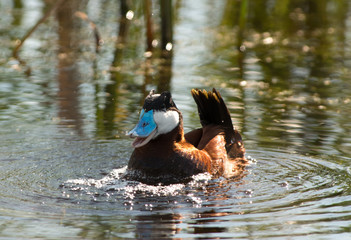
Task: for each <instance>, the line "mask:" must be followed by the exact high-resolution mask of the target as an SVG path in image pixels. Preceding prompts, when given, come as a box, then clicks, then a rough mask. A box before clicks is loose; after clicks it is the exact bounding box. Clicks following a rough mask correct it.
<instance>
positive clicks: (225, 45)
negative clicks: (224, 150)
mask: <svg viewBox="0 0 351 240" xmlns="http://www.w3.org/2000/svg"><path fill="white" fill-rule="evenodd" d="M63 2H64V4H62V5H61V6H60V7H59V8H57V10H56V11H55V12H54V13H52V14H51V15H50V16H49V17H48V18H47V19H46V20H45V21H44V22H43V23H41V24H40V25H39V26H38V28H37V29H36V30H35V31H34V32H33V33H32V34H31V35H30V37H29V38H28V39H26V40H25V42H24V43H23V45H22V46H21V48H20V50H19V52H18V54H19V57H20V59H21V60H23V61H24V62H25V65H24V64H21V62H20V61H19V60H18V59H14V58H12V50H13V49H14V47H15V46H17V44H18V39H21V38H22V37H23V36H25V35H26V34H27V33H28V31H29V30H30V29H31V28H32V27H33V26H34V25H35V24H36V23H37V22H38V21H40V19H41V18H42V16H44V15H45V14H46V13H47V12H48V11H49V10H50V9H51V7H52V6H53V5H52V4H53V2H52V1H42V0H29V1H21V0H14V1H1V0H0V13H1V14H0V15H1V16H2V17H0V33H1V34H0V40H1V42H2V44H1V46H0V50H1V51H0V72H1V74H0V138H1V139H2V141H1V144H0V215H1V217H0V220H1V221H0V222H1V223H0V236H1V237H4V238H43V239H50V238H51V239H59V238H62V237H66V238H70V239H105V238H122V239H123V238H131V239H134V238H139V239H154V238H163V239H167V238H168V239H183V238H190V239H194V238H204V239H211V238H213V239H214V238H229V239H232V238H244V239H272V238H290V239H318V238H321V239H324V238H328V239H331V238H336V237H344V238H347V237H349V235H348V234H349V230H350V216H351V214H350V210H349V207H348V206H349V204H350V196H351V192H350V185H351V183H350V179H351V178H350V173H351V170H350V159H351V151H350V149H351V148H350V146H351V138H350V135H351V133H350V129H351V125H350V121H349V115H350V114H351V112H350V109H351V107H350V104H351V98H350V96H351V90H350V89H351V86H350V82H351V81H350V63H351V55H350V53H351V48H350V44H349V42H350V41H349V38H350V36H349V35H350V30H351V29H350V26H351V25H350V23H351V22H350V17H349V15H350V7H351V6H350V4H349V2H348V1H339V0H331V1H304V0H302V1H289V0H287V1H248V0H242V1H233V0H227V1H224V0H223V1H209V2H206V1H172V2H171V1H167V2H166V3H165V4H164V5H163V4H162V6H161V5H160V4H159V3H158V2H152V1H140V2H139V1H138V2H133V1H124V0H121V1H117V2H115V1H95V0H85V1H63ZM169 3H171V4H172V6H173V7H172V9H170V8H169V7H167V4H169ZM77 11H79V12H82V13H85V14H87V16H88V17H89V19H90V20H91V21H92V22H94V23H95V24H96V26H97V29H98V31H99V33H100V34H101V38H102V39H103V41H104V45H103V46H101V48H100V49H99V51H98V52H96V42H95V38H94V37H95V36H94V31H93V29H92V28H91V27H90V26H89V23H88V22H87V21H84V20H83V19H82V18H79V17H77V15H76V14H75V13H76V12H77ZM170 12H171V13H170ZM169 16H172V18H169ZM164 29H166V30H173V31H171V32H169V31H165V30H164ZM172 39H173V44H172V49H171V51H168V52H167V51H165V48H166V49H168V50H170V48H168V47H169V46H170V45H168V47H167V43H169V42H170V41H172ZM27 69H30V70H31V71H30V74H29V75H27V73H28V72H27V71H26V70H27ZM193 87H198V88H207V89H208V88H211V87H215V88H217V89H219V90H220V92H221V94H222V96H223V97H224V99H225V101H226V102H227V105H228V108H229V109H230V112H231V116H232V119H233V122H234V123H235V125H236V126H237V127H238V129H239V130H240V132H241V133H242V135H243V139H244V141H245V146H246V147H247V149H248V154H249V155H251V156H253V157H254V158H256V159H257V162H256V161H253V163H252V164H251V165H250V166H249V167H248V168H247V169H246V171H245V173H244V174H243V175H242V176H241V178H237V179H224V178H219V179H211V176H208V175H206V174H204V175H199V176H195V177H194V180H193V181H192V182H190V183H188V184H186V185H183V184H175V185H170V186H148V185H145V184H141V183H138V182H131V181H126V180H123V178H121V176H122V175H123V173H124V171H125V166H126V164H127V162H128V159H129V156H130V154H131V152H132V149H131V147H130V142H131V140H130V139H128V138H127V137H126V136H125V132H126V131H128V130H130V128H131V127H132V126H133V125H134V124H135V122H136V121H137V118H138V110H139V109H140V104H141V103H142V101H143V99H144V97H145V94H147V93H148V92H149V91H150V90H151V89H156V90H157V91H158V92H160V91H164V90H170V91H171V92H172V94H173V97H174V99H175V102H176V104H177V106H178V107H179V108H180V109H181V111H182V112H183V115H184V116H183V117H184V124H185V129H186V130H187V131H188V130H190V129H193V128H195V127H198V126H199V121H198V116H197V110H196V106H195V103H194V102H193V100H192V99H191V95H190V90H191V88H193ZM308 156H311V157H308Z"/></svg>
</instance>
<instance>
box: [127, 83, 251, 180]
mask: <svg viewBox="0 0 351 240" xmlns="http://www.w3.org/2000/svg"><path fill="white" fill-rule="evenodd" d="M191 94H192V96H193V98H194V100H195V102H196V104H197V107H198V113H199V117H200V122H201V125H202V128H199V129H195V130H193V131H191V132H189V133H187V134H184V130H183V117H182V114H181V112H180V111H179V110H178V108H177V106H176V104H175V103H174V102H173V99H172V96H171V94H170V93H169V92H163V93H161V94H156V93H155V92H154V91H153V90H152V91H151V92H150V93H149V95H148V96H147V97H146V98H145V102H144V106H143V109H142V110H141V113H140V118H139V122H138V124H137V125H136V127H135V128H134V129H133V130H131V131H130V132H129V133H128V135H129V136H130V137H133V138H135V140H134V141H133V143H132V146H133V147H134V151H133V153H132V155H131V157H130V160H129V163H128V173H127V174H126V178H128V179H132V180H138V181H141V182H144V183H147V184H158V183H161V184H170V183H177V182H186V181H188V180H189V179H190V177H191V176H193V175H195V174H198V173H204V172H209V173H210V174H212V175H215V176H221V175H225V176H235V175H236V174H237V173H238V171H241V170H242V169H243V166H244V165H245V164H246V162H247V161H246V158H245V156H244V154H245V148H244V145H243V142H242V139H241V135H240V134H239V132H238V131H237V130H236V129H235V128H234V127H233V124H232V120H231V118H230V114H229V112H228V109H227V107H226V105H225V103H224V101H223V99H222V97H221V95H220V94H219V92H217V91H216V89H213V90H212V91H208V92H207V91H206V90H198V89H192V90H191Z"/></svg>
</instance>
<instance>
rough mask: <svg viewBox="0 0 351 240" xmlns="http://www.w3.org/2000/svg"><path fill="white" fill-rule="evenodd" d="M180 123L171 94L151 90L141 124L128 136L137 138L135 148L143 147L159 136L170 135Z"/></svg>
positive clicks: (141, 116)
mask: <svg viewBox="0 0 351 240" xmlns="http://www.w3.org/2000/svg"><path fill="white" fill-rule="evenodd" d="M179 123H180V112H179V111H178V108H177V106H176V105H175V103H174V102H173V99H172V96H171V94H170V93H169V92H163V93H161V94H155V91H154V90H151V92H150V93H149V95H148V96H147V97H146V98H145V102H144V106H143V109H142V110H141V112H140V117H139V122H138V123H137V125H136V126H135V128H133V129H132V130H131V131H130V132H129V133H128V134H127V135H129V136H130V137H133V138H135V140H134V141H133V143H132V146H133V147H134V148H138V147H142V146H144V145H146V144H147V143H149V142H150V141H151V140H152V139H155V138H157V137H158V136H159V135H162V134H166V133H169V132H170V131H172V130H173V129H174V128H176V127H177V126H178V125H179Z"/></svg>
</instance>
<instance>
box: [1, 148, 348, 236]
mask: <svg viewBox="0 0 351 240" xmlns="http://www.w3.org/2000/svg"><path fill="white" fill-rule="evenodd" d="M108 144H110V143H108ZM100 147H101V146H100ZM106 147H107V146H106ZM89 148H91V147H89ZM91 151H93V150H91ZM89 154H90V153H89V152H88V151H87V155H89ZM249 154H250V155H251V156H253V157H254V158H255V159H257V160H255V159H253V158H251V162H252V163H251V164H250V165H249V166H248V167H247V168H246V170H245V174H243V177H242V178H233V179H225V178H211V176H210V175H209V174H199V175H196V176H194V179H193V181H191V182H189V183H187V184H171V185H167V186H161V185H160V186H153V185H152V186H151V185H146V184H143V183H139V182H136V181H128V180H125V179H123V178H122V176H123V175H124V174H125V171H126V167H121V168H116V169H112V170H107V171H106V172H100V174H94V175H93V176H92V177H88V176H86V175H85V176H83V177H77V178H66V179H64V178H62V177H64V176H63V175H62V176H60V177H58V175H57V174H58V173H57V172H55V170H53V169H56V170H57V169H58V167H57V166H56V167H53V162H52V161H48V162H47V163H45V162H41V165H37V164H29V162H30V161H27V165H23V164H24V162H25V161H23V159H13V158H11V159H10V161H7V163H8V165H7V167H6V169H7V171H6V172H2V175H1V182H0V192H1V193H0V196H1V200H0V202H1V209H2V213H3V215H4V216H3V217H2V218H3V219H4V218H6V217H8V218H10V217H11V216H12V217H13V216H23V217H24V218H28V219H32V218H34V217H36V216H38V215H39V216H40V217H41V218H42V219H44V220H45V219H46V220H47V221H49V222H50V223H48V224H50V225H55V224H57V221H63V222H64V223H65V225H67V226H70V227H71V228H72V229H75V231H76V230H77V229H80V228H84V229H85V230H84V231H88V232H90V233H91V234H92V235H94V234H95V233H94V231H96V232H98V231H100V230H101V228H100V227H99V226H100V225H99V224H100V222H101V221H102V222H110V223H111V224H112V225H113V224H117V225H123V226H125V230H123V231H124V233H121V231H122V230H120V229H115V228H113V227H112V225H111V227H110V228H109V230H110V231H112V232H114V233H115V234H116V235H118V236H122V237H125V238H133V237H135V236H134V235H130V234H127V232H136V234H141V236H143V234H146V233H145V231H146V230H145V229H148V230H147V232H148V233H149V234H150V236H151V237H157V236H159V234H161V233H162V234H166V235H167V234H169V236H172V237H178V238H186V237H188V238H196V237H204V238H211V237H213V236H217V237H219V238H232V237H238V238H248V237H252V238H260V239H262V238H274V237H280V238H286V237H297V238H298V237H305V236H306V235H307V234H311V235H308V236H309V237H310V238H311V239H313V237H316V236H320V235H321V236H325V235H328V234H330V233H338V232H340V233H343V232H344V231H345V229H346V228H347V226H348V225H349V220H350V219H351V210H350V209H349V204H350V203H351V200H350V199H351V191H350V188H351V187H350V186H351V177H350V171H349V169H348V168H347V164H345V163H342V162H341V163H340V161H345V162H346V161H349V159H333V158H332V157H328V158H326V159H318V158H312V157H308V156H302V155H298V154H295V153H287V152H282V151H277V150H272V149H261V150H256V151H249ZM28 158H29V156H28ZM55 158H56V157H55ZM27 160H28V159H27ZM85 160H86V157H84V158H81V159H80V160H77V163H76V164H77V165H78V166H79V165H81V164H83V163H84V161H85ZM32 162H33V161H32ZM34 162H35V161H34ZM57 164H58V165H60V163H57ZM73 164H74V163H73ZM97 165H98V163H97ZM65 174H66V176H68V175H67V172H65ZM72 176H73V175H72ZM55 179H56V180H55ZM57 179H62V181H61V182H58V181H57ZM96 216H99V217H98V219H96ZM55 219H56V220H55ZM78 220H79V222H80V224H79V225H77V224H76V222H77V221H78ZM9 224H10V223H9ZM87 226H95V227H92V228H89V230H87V228H86V227H87ZM27 227H28V226H27ZM172 229H173V230H172ZM174 229H176V230H174ZM90 233H89V234H90Z"/></svg>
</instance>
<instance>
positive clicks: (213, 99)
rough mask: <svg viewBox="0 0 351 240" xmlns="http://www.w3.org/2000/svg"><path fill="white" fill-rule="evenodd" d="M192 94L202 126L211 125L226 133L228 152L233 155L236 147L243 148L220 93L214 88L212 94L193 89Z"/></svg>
mask: <svg viewBox="0 0 351 240" xmlns="http://www.w3.org/2000/svg"><path fill="white" fill-rule="evenodd" d="M191 94H192V96H193V98H194V100H195V102H196V104H197V107H198V111H199V116H200V122H201V125H202V126H203V127H205V126H206V125H210V124H211V125H217V126H220V127H221V129H222V130H223V131H224V134H225V141H226V150H227V152H228V153H229V152H231V153H232V152H233V151H232V150H234V149H232V147H233V146H234V145H239V146H242V139H241V135H240V134H239V132H238V131H236V130H234V127H233V123H232V120H231V117H230V114H229V111H228V109H227V106H226V105H225V103H224V101H223V98H222V96H221V95H220V93H219V92H218V91H217V90H216V89H214V88H213V90H212V92H211V91H208V92H207V91H206V90H199V89H192V90H191ZM234 155H237V154H234ZM239 155H241V154H239Z"/></svg>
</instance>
